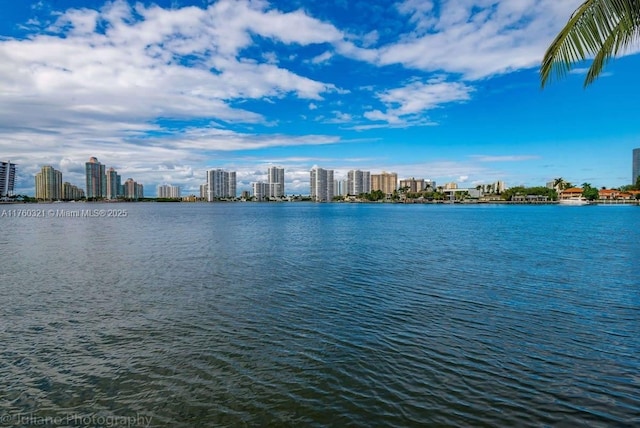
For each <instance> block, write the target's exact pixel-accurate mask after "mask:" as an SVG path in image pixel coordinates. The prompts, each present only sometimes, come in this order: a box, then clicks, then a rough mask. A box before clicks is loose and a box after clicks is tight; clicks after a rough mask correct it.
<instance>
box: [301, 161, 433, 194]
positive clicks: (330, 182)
mask: <svg viewBox="0 0 640 428" xmlns="http://www.w3.org/2000/svg"><path fill="white" fill-rule="evenodd" d="M399 183H400V184H399V185H398V174H396V173H395V172H385V171H383V172H382V173H380V174H371V172H370V171H360V170H359V169H355V170H351V171H349V172H348V173H347V178H346V179H344V180H335V179H334V171H333V170H332V169H323V168H320V167H317V166H314V167H313V168H312V169H311V171H310V172H309V184H310V195H311V199H312V200H314V201H318V202H328V201H331V200H332V199H333V198H334V197H335V196H347V195H351V196H358V195H360V194H363V193H371V192H372V191H381V192H382V193H384V194H385V195H392V194H393V192H395V191H397V190H398V189H404V190H406V191H408V192H422V191H424V190H428V189H434V188H435V186H436V183H435V181H432V180H425V179H416V178H408V179H404V180H400V182H399Z"/></svg>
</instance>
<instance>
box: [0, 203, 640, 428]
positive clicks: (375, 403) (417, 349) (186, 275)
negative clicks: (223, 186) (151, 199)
mask: <svg viewBox="0 0 640 428" xmlns="http://www.w3.org/2000/svg"><path fill="white" fill-rule="evenodd" d="M15 207H16V206H9V205H5V206H1V207H0V208H2V209H9V208H12V209H13V208H15ZM24 207H26V208H31V207H35V206H30V205H25V206H24ZM37 207H38V208H42V205H38V206H37ZM48 207H51V208H54V209H57V210H58V209H64V210H69V211H74V210H76V211H77V210H84V209H91V210H93V209H105V210H124V213H125V216H121V217H99V216H98V217H69V216H66V217H65V216H58V217H46V218H34V217H15V216H8V217H2V218H0V227H1V233H0V277H1V283H0V303H1V305H0V426H36V425H37V426H159V427H160V426H172V427H190V426H363V427H365V426H366V427H371V426H425V425H427V426H433V425H445V426H579V425H582V426H603V427H604V426H632V425H636V426H638V425H640V208H638V207H633V206H589V207H561V206H552V205H543V206H524V205H523V206H504V205H478V206H475V205H474V206H461V205H400V204H312V203H128V204H124V203H122V204H97V203H96V204H51V205H49V206H47V208H48ZM20 208H22V207H20ZM120 215H122V211H120Z"/></svg>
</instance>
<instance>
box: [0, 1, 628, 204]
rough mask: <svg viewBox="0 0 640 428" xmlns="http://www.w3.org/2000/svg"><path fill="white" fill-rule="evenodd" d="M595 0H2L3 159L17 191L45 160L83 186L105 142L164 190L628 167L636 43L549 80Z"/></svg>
mask: <svg viewBox="0 0 640 428" xmlns="http://www.w3.org/2000/svg"><path fill="white" fill-rule="evenodd" d="M580 3H582V0H564V1H557V0H517V1H515V0H441V1H436V0H433V1H430V0H403V1H397V2H393V1H390V0H366V1H358V0H350V1H347V0H334V1H328V2H312V1H308V0H307V1H262V0H257V1H253V0H245V1H243V0H238V1H231V0H218V1H208V0H166V1H165V0H159V1H155V2H151V1H146V0H142V1H137V2H127V1H125V0H115V1H108V2H103V1H97V0H48V1H46V0H40V1H38V2H26V1H15V0H0V7H1V10H2V15H1V16H0V160H4V161H8V160H10V161H11V162H14V163H16V164H18V166H17V174H18V177H17V183H16V189H15V193H19V194H28V195H33V194H34V186H35V184H34V175H35V174H36V173H37V172H38V171H39V170H40V168H41V167H42V166H43V165H52V166H53V167H54V168H56V169H59V170H61V171H62V174H63V180H64V181H69V182H71V183H72V184H76V185H78V186H80V187H82V188H84V187H85V178H84V164H85V162H87V161H88V159H89V158H90V157H91V156H95V157H97V158H98V160H99V161H100V162H101V163H103V164H105V165H106V167H107V168H109V167H114V168H115V169H116V170H118V172H119V173H120V174H121V176H122V178H123V181H124V180H125V179H127V178H129V177H131V178H133V179H134V180H136V181H137V182H139V183H142V184H143V185H144V186H145V195H146V196H153V195H155V193H156V186H157V185H159V184H172V185H178V186H180V187H181V188H182V194H183V195H185V194H191V193H194V194H198V192H199V186H200V184H202V183H204V182H205V181H206V178H205V177H206V175H205V171H206V170H207V169H214V168H222V169H226V170H228V171H236V172H237V180H238V191H241V190H249V189H250V188H251V183H252V182H254V181H261V180H266V172H267V168H268V167H269V166H273V165H275V166H281V167H284V168H285V175H286V184H285V191H286V193H287V194H308V193H309V170H310V169H311V168H312V167H313V166H319V167H322V168H325V169H333V170H334V171H335V176H336V178H343V177H346V173H347V171H349V170H351V169H361V170H368V171H371V173H374V174H375V173H380V172H382V171H388V172H396V173H397V174H398V176H399V178H401V179H402V178H409V177H415V178H425V179H430V180H435V181H436V182H437V183H438V184H445V183H448V182H456V183H458V185H459V186H460V187H475V186H476V185H478V184H484V183H492V182H495V181H497V180H503V181H504V182H505V183H506V185H507V186H508V187H513V186H517V185H524V186H544V185H545V183H546V182H548V181H550V180H552V179H554V178H558V177H562V178H564V179H565V180H568V181H570V182H571V183H574V184H582V183H584V182H588V183H591V184H592V185H594V186H597V187H602V186H605V187H617V186H621V185H625V184H629V183H630V182H631V152H632V149H633V148H636V147H640V120H638V116H639V115H638V113H639V112H640V108H639V104H638V101H637V100H638V99H640V85H637V70H638V69H639V67H640V56H639V55H637V54H633V53H626V54H625V55H624V56H621V57H619V58H616V59H614V60H613V61H611V62H610V63H609V64H608V65H607V67H606V68H605V72H604V74H603V75H602V76H601V77H600V78H599V79H598V80H597V81H596V82H595V83H594V84H593V85H591V86H589V87H588V88H586V89H584V88H583V80H584V77H585V73H586V68H587V67H588V65H589V64H588V62H587V63H585V64H577V65H576V66H575V68H574V69H573V70H572V72H571V73H570V74H568V75H567V76H566V77H565V78H562V79H556V80H554V81H553V82H552V83H551V84H550V85H548V86H547V87H545V89H544V90H542V89H541V87H540V78H539V74H538V70H539V66H540V61H541V59H542V56H543V55H544V52H545V50H546V48H547V47H548V45H549V43H550V42H551V41H552V40H553V38H554V37H555V35H556V34H557V32H558V31H559V30H560V29H561V28H562V27H563V26H564V24H565V23H566V21H567V20H568V19H569V17H570V15H571V13H572V12H573V11H574V10H575V8H576V7H577V6H578V5H579V4H580Z"/></svg>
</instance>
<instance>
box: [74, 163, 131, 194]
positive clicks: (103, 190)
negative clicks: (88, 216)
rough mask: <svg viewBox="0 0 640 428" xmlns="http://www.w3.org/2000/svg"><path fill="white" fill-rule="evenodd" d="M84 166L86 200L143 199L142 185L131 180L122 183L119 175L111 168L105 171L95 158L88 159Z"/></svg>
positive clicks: (103, 166)
mask: <svg viewBox="0 0 640 428" xmlns="http://www.w3.org/2000/svg"><path fill="white" fill-rule="evenodd" d="M84 165H85V177H86V182H87V199H88V200H96V199H107V200H113V199H129V200H138V199H142V198H144V186H143V185H142V184H140V183H137V182H136V181H135V180H134V179H133V178H127V180H126V181H125V182H124V183H122V178H121V177H120V174H118V172H117V171H116V170H115V169H113V168H109V169H108V170H106V171H105V168H106V167H105V165H103V164H101V163H100V162H98V159H97V158H95V157H91V158H89V162H87V163H85V164H84Z"/></svg>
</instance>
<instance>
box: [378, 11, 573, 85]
mask: <svg viewBox="0 0 640 428" xmlns="http://www.w3.org/2000/svg"><path fill="white" fill-rule="evenodd" d="M581 2H582V0H567V1H562V2H558V1H556V0H518V1H513V0H443V1H442V2H440V3H439V8H437V9H436V8H433V7H432V3H431V2H429V1H426V2H420V1H416V0H407V1H404V2H402V3H400V4H399V6H398V10H399V11H400V12H401V13H404V14H405V15H406V16H407V17H408V19H409V21H410V22H411V23H413V25H414V31H413V32H412V33H411V34H406V35H404V36H403V37H401V39H400V40H398V41H397V42H394V43H390V44H388V45H386V46H383V47H381V48H379V51H378V55H377V56H376V59H375V60H374V62H375V63H377V64H381V65H386V64H397V63H399V64H402V65H404V66H406V67H410V68H416V69H420V70H426V71H445V72H448V73H460V74H462V75H464V77H465V78H466V79H472V80H473V79H480V78H483V77H487V76H491V75H494V74H499V73H505V72H509V71H513V70H518V69H522V68H528V67H535V66H537V65H539V63H540V60H541V59H542V55H543V54H544V52H545V49H546V47H547V46H548V44H549V43H550V42H551V40H552V39H553V37H554V36H555V35H556V34H557V32H558V31H559V30H560V28H562V26H563V25H564V24H565V23H566V21H567V20H568V18H569V16H570V15H571V13H572V12H573V11H574V10H575V9H576V8H577V7H578V6H579V5H580V3H581Z"/></svg>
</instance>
